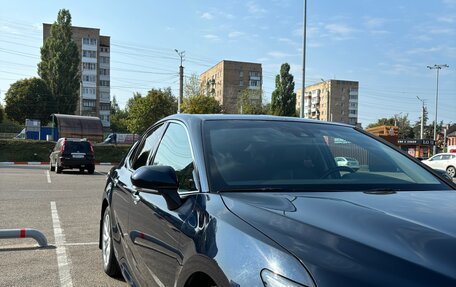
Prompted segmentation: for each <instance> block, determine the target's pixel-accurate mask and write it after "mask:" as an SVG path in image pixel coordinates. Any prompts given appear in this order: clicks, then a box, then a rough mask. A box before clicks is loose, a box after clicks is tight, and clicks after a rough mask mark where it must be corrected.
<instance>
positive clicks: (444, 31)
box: [429, 28, 455, 34]
mask: <svg viewBox="0 0 456 287" xmlns="http://www.w3.org/2000/svg"><path fill="white" fill-rule="evenodd" d="M454 32H455V30H453V29H450V28H435V29H431V30H429V33H431V34H454Z"/></svg>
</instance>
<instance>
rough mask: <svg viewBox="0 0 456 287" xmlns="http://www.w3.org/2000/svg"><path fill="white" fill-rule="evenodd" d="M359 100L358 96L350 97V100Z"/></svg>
mask: <svg viewBox="0 0 456 287" xmlns="http://www.w3.org/2000/svg"><path fill="white" fill-rule="evenodd" d="M357 99H358V95H350V100H357Z"/></svg>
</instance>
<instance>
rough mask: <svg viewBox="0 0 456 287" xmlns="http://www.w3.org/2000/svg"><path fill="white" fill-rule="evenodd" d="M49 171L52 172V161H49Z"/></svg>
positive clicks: (53, 168)
mask: <svg viewBox="0 0 456 287" xmlns="http://www.w3.org/2000/svg"><path fill="white" fill-rule="evenodd" d="M49 170H50V171H54V170H55V167H54V166H53V165H52V160H49Z"/></svg>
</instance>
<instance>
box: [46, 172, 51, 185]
mask: <svg viewBox="0 0 456 287" xmlns="http://www.w3.org/2000/svg"><path fill="white" fill-rule="evenodd" d="M46 177H47V181H48V183H51V175H50V174H49V170H46Z"/></svg>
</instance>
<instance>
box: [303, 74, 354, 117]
mask: <svg viewBox="0 0 456 287" xmlns="http://www.w3.org/2000/svg"><path fill="white" fill-rule="evenodd" d="M358 86H359V84H358V82H355V81H341V80H327V81H323V82H320V83H317V84H314V85H311V86H308V87H306V88H305V93H304V118H307V119H317V120H322V121H331V122H340V123H347V124H351V125H356V124H357V123H358ZM300 109H301V90H298V91H297V93H296V110H298V111H299V110H300Z"/></svg>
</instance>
